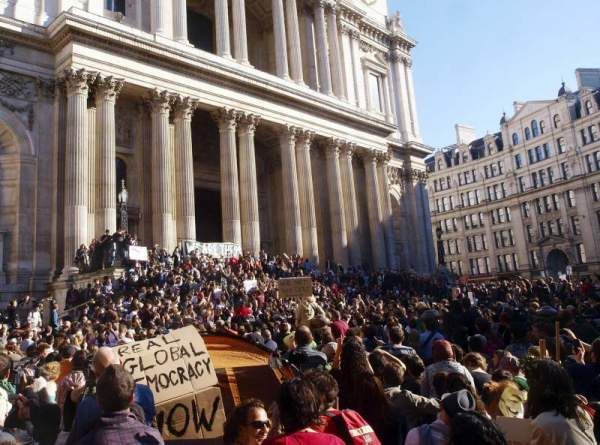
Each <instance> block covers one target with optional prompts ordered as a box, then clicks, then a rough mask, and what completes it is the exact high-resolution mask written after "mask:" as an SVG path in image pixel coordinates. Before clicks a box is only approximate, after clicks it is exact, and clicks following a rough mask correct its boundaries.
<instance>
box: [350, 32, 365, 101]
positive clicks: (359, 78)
mask: <svg viewBox="0 0 600 445" xmlns="http://www.w3.org/2000/svg"><path fill="white" fill-rule="evenodd" d="M359 43H360V32H358V31H351V32H350V53H351V58H352V69H353V71H354V75H353V76H352V77H353V79H354V96H355V97H356V105H357V106H358V107H360V108H363V109H364V108H367V99H366V97H365V89H364V84H365V80H364V77H363V69H362V66H361V62H360V45H359Z"/></svg>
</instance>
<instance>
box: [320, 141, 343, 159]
mask: <svg viewBox="0 0 600 445" xmlns="http://www.w3.org/2000/svg"><path fill="white" fill-rule="evenodd" d="M343 144H344V141H342V140H341V139H337V138H329V139H327V142H326V146H325V157H326V158H327V159H331V158H336V159H338V158H339V157H340V147H341V146H342V145H343Z"/></svg>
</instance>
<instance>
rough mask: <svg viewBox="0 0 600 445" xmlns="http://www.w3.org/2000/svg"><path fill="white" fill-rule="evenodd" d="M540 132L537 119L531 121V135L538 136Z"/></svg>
mask: <svg viewBox="0 0 600 445" xmlns="http://www.w3.org/2000/svg"><path fill="white" fill-rule="evenodd" d="M539 134H540V130H539V128H538V123H537V121H536V120H535V119H534V120H532V121H531V135H532V136H533V137H534V138H536V137H538V136H539Z"/></svg>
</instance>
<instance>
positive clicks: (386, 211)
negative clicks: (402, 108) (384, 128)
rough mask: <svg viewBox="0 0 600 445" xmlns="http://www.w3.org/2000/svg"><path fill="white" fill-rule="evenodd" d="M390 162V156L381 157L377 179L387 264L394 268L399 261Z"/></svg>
mask: <svg viewBox="0 0 600 445" xmlns="http://www.w3.org/2000/svg"><path fill="white" fill-rule="evenodd" d="M388 164H389V158H388V157H387V156H381V157H379V160H378V163H377V179H378V181H379V195H380V197H381V200H380V202H381V214H382V215H383V230H384V234H385V247H386V252H387V264H388V267H389V268H390V269H394V268H396V267H397V264H398V262H397V261H396V237H395V236H394V224H393V214H392V198H391V196H390V182H389V178H388Z"/></svg>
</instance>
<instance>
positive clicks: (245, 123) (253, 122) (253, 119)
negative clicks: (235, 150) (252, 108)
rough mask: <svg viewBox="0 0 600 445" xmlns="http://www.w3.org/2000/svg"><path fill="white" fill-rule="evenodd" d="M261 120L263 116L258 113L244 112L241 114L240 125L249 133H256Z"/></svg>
mask: <svg viewBox="0 0 600 445" xmlns="http://www.w3.org/2000/svg"><path fill="white" fill-rule="evenodd" d="M260 120H261V117H260V116H259V115H258V114H252V113H246V112H242V113H240V115H239V126H240V127H242V128H244V130H245V131H247V132H249V133H254V131H256V127H257V126H258V124H259V123H260Z"/></svg>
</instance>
